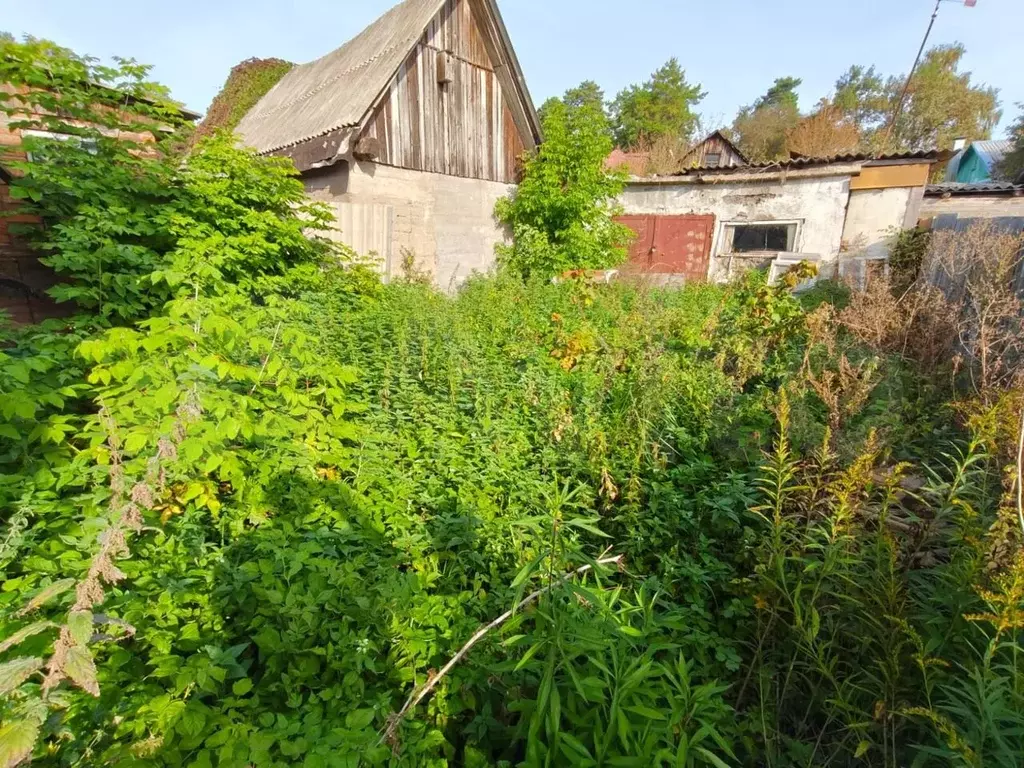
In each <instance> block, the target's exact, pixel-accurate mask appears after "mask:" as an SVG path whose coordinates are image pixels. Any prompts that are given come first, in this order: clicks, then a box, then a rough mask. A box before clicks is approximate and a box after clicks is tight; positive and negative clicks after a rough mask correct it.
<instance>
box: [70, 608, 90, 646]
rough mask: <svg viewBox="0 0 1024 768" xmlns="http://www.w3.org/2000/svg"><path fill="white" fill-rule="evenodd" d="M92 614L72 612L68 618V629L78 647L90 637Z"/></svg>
mask: <svg viewBox="0 0 1024 768" xmlns="http://www.w3.org/2000/svg"><path fill="white" fill-rule="evenodd" d="M92 627H93V622H92V612H91V611H72V612H71V613H70V615H69V616H68V629H69V630H70V631H71V636H72V637H73V638H74V639H75V642H76V643H78V644H79V645H85V644H86V643H88V642H89V639H90V638H91V637H92Z"/></svg>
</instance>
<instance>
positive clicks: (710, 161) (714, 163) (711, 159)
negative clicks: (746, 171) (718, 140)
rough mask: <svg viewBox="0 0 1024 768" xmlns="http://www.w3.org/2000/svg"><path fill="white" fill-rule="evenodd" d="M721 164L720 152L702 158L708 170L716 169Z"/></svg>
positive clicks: (709, 153)
mask: <svg viewBox="0 0 1024 768" xmlns="http://www.w3.org/2000/svg"><path fill="white" fill-rule="evenodd" d="M721 164H722V153H721V152H708V154H707V155H705V156H704V165H706V166H707V167H708V168H717V167H718V166H720V165H721Z"/></svg>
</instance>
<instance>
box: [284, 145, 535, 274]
mask: <svg viewBox="0 0 1024 768" xmlns="http://www.w3.org/2000/svg"><path fill="white" fill-rule="evenodd" d="M304 181H305V184H306V190H307V192H308V193H309V195H310V197H311V198H313V199H314V200H319V201H322V202H325V203H327V204H328V205H329V206H331V208H332V209H333V210H334V212H335V216H336V218H337V219H338V222H339V224H340V226H341V232H340V233H339V235H338V238H339V240H340V241H341V242H344V243H345V244H347V245H349V246H351V247H352V248H354V249H355V250H356V251H357V252H358V253H360V254H361V255H366V254H367V253H369V252H371V251H372V252H374V253H376V254H377V256H378V257H379V258H380V260H381V262H382V268H383V269H384V270H385V272H386V274H388V276H397V275H400V274H401V270H402V260H403V255H407V256H409V257H411V259H412V261H413V266H414V268H415V269H416V270H417V271H419V272H421V273H425V274H427V275H429V276H430V277H431V278H432V279H433V280H434V282H435V283H436V284H437V285H438V287H440V288H442V289H444V290H454V289H455V288H457V287H458V286H459V285H461V284H462V283H463V282H464V281H465V280H466V278H467V277H469V276H470V275H471V274H473V273H474V272H487V271H489V270H490V269H492V268H493V266H494V264H495V254H494V248H495V246H496V245H497V244H499V243H504V242H507V241H508V233H507V232H506V231H505V230H504V228H503V227H502V226H501V225H500V224H499V223H498V222H497V221H496V220H495V218H494V206H495V204H496V203H497V201H498V200H500V199H501V198H502V197H505V196H506V195H508V194H509V192H511V191H512V190H513V189H515V187H514V185H511V184H504V183H500V182H494V181H484V180H480V179H466V178H461V177H457V176H448V175H445V174H439V173H427V172H424V171H412V170H406V169H403V168H394V167H391V166H387V165H381V164H377V163H370V162H365V163H361V162H356V163H352V164H351V165H349V164H348V163H338V164H337V165H335V166H332V167H331V168H328V169H324V170H322V171H313V172H310V173H308V174H306V176H305V178H304ZM385 222H387V223H385ZM346 225H347V230H346ZM386 226H390V230H389V233H390V239H389V241H388V242H385V240H386V239H387V237H382V231H383V229H384V227H386Z"/></svg>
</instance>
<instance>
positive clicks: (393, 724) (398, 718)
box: [377, 555, 623, 744]
mask: <svg viewBox="0 0 1024 768" xmlns="http://www.w3.org/2000/svg"><path fill="white" fill-rule="evenodd" d="M622 559H623V558H622V555H618V556H616V557H603V558H601V559H599V560H597V561H596V562H597V564H598V565H619V566H621V565H622ZM590 570H593V566H592V565H583V566H580V567H579V568H577V569H576V570H575V571H570V572H569V573H567V574H565V575H564V576H563V577H562V578H561V579H560V580H559V581H556V582H554V583H553V584H549V585H548V586H546V587H543V588H541V589H538V590H537V591H536V592H533V593H531V594H529V595H527V596H526V597H524V598H523V599H522V600H520V601H519V602H518V603H516V605H515V606H514V607H512V608H511V609H510V610H508V611H505V613H503V614H501V616H499V617H498V618H496V619H495V620H494V621H492V622H491V623H490V624H485V625H484V626H483V627H481V628H480V629H478V630H477V631H476V633H475V634H474V635H473V636H472V637H471V638H469V642H467V643H466V644H465V645H464V646H462V648H460V649H459V652H458V653H456V654H455V655H454V656H452V658H451V660H449V662H448V663H447V664H445V665H444V666H443V667H442V668H441V671H440V672H438V673H437V674H436V675H432V676H431V677H430V679H429V680H427V682H426V683H424V684H423V685H422V686H420V687H419V688H417V689H416V690H414V691H413V692H412V694H410V696H409V698H408V699H406V702H405V706H403V707H402V708H401V709H400V710H399V711H398V713H397V714H393V715H391V716H390V717H389V718H388V725H387V728H385V729H384V733H382V734H381V737H380V740H379V741H378V742H377V743H378V744H383V743H384V742H385V741H388V740H390V739H391V738H392V737H393V736H394V735H395V731H397V730H398V726H399V725H401V723H402V721H403V720H404V719H405V717H406V715H408V714H409V712H410V711H411V710H413V709H415V708H416V707H417V706H418V705H419V703H420V702H421V701H423V699H425V698H426V697H427V695H428V694H429V693H430V692H431V691H432V690H434V688H435V687H436V686H437V684H438V683H439V682H441V680H442V679H444V677H445V676H446V675H447V674H448V673H449V672H451V671H452V670H453V669H454V668H455V666H456V665H457V664H458V663H459V662H460V661H462V659H463V658H465V656H466V654H468V653H469V652H470V650H471V649H472V648H473V646H474V645H476V644H477V643H478V642H480V640H482V639H483V638H484V636H485V635H486V634H487V633H488V632H490V631H491V630H493V629H496V628H497V627H500V626H501V625H502V624H504V623H505V622H506V621H508V620H509V619H510V618H512V616H514V615H515V614H516V613H518V612H519V611H521V610H522V609H523V608H525V607H526V606H528V605H529V604H530V603H532V602H533V601H534V600H536V599H537V598H539V597H540V596H541V595H543V594H545V593H546V592H549V591H551V590H552V589H553V588H554V587H556V586H558V585H559V584H564V583H565V582H567V581H569V580H570V579H573V578H575V577H577V576H582V575H583V574H584V573H587V572H588V571H590Z"/></svg>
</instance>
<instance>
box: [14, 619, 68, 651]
mask: <svg viewBox="0 0 1024 768" xmlns="http://www.w3.org/2000/svg"><path fill="white" fill-rule="evenodd" d="M55 626H57V625H56V624H54V623H53V622H52V621H37V622H35V623H34V624H29V625H28V626H27V627H22V628H21V629H19V630H18V631H17V632H15V633H14V634H13V635H11V636H10V637H8V638H7V639H6V640H4V641H3V642H0V653H3V652H4V651H6V650H7V649H8V648H13V647H14V646H16V645H17V644H18V643H21V642H23V641H25V640H27V639H28V638H30V637H32V636H33V635H38V634H39V633H40V632H44V631H46V630H47V629H49V628H50V627H55Z"/></svg>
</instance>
